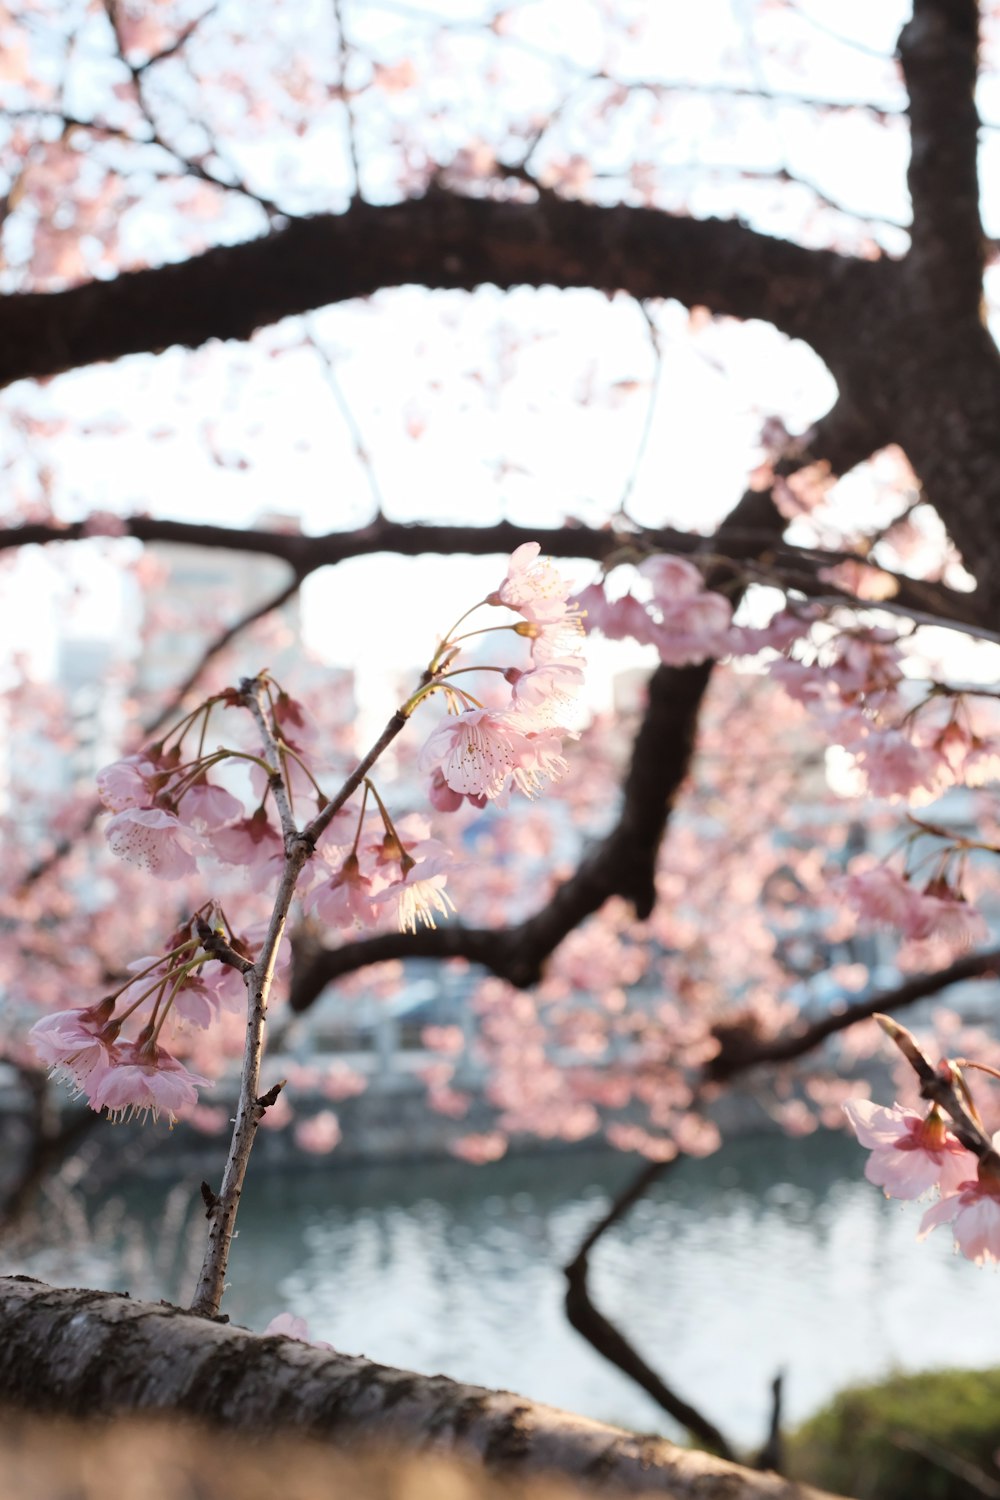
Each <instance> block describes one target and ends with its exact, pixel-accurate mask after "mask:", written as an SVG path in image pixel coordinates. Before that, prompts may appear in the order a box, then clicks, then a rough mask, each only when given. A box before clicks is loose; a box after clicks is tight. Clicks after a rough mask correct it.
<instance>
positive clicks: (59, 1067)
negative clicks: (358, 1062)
mask: <svg viewBox="0 0 1000 1500" xmlns="http://www.w3.org/2000/svg"><path fill="white" fill-rule="evenodd" d="M570 592H571V591H570V587H569V585H568V584H567V583H566V581H565V580H564V579H563V578H562V577H561V575H560V574H559V573H558V571H557V570H556V569H555V567H554V566H553V564H552V563H551V561H550V560H549V559H548V558H545V557H542V556H541V549H540V547H539V545H538V544H537V543H534V542H532V543H526V544H525V545H523V546H521V547H519V548H518V549H517V551H516V552H515V553H514V554H513V555H512V557H511V558H510V559H509V562H508V565H507V569H506V572H505V574H504V576H503V578H502V579H501V580H500V582H499V584H498V586H497V588H496V589H495V590H494V591H493V592H492V593H490V594H489V595H488V596H487V597H486V599H484V600H482V601H481V604H478V605H476V606H474V610H478V609H480V608H490V609H495V608H502V609H505V610H507V611H509V612H510V613H512V614H513V616H514V617H515V618H514V619H513V621H512V622H511V623H509V624H506V625H501V626H496V625H490V626H488V627H485V628H484V629H480V630H474V629H469V628H463V627H464V626H465V622H466V621H467V620H468V618H469V615H471V614H472V613H473V612H474V610H469V611H467V612H466V614H465V615H463V616H462V618H461V620H459V621H458V622H457V624H456V625H455V626H454V627H453V628H452V630H451V632H449V634H448V635H447V636H445V637H444V638H443V639H442V640H441V642H440V643H439V645H438V647H437V649H436V651H435V652H434V655H433V657H432V659H431V661H430V662H429V664H428V666H427V669H426V670H425V672H424V674H423V677H422V679H421V682H420V685H419V686H418V688H417V689H416V690H415V691H414V693H413V694H412V695H411V697H410V698H409V699H408V700H407V701H406V703H405V704H404V705H403V706H402V708H401V709H400V715H399V717H401V719H402V720H403V721H405V720H406V719H408V718H409V717H410V715H411V714H412V713H413V712H414V711H415V709H416V708H417V707H418V706H419V705H420V704H421V703H423V702H424V701H425V700H428V699H430V698H431V697H432V696H434V695H436V694H442V695H443V696H444V698H445V701H446V702H447V705H448V708H449V715H448V717H447V719H446V720H445V722H444V723H442V724H441V725H440V726H439V727H438V728H437V729H435V730H434V731H433V732H432V734H431V736H430V738H429V740H428V742H427V744H426V745H425V746H424V749H423V751H422V752H421V753H420V757H419V765H420V766H421V768H422V769H423V770H424V771H426V772H428V773H429V774H430V787H429V791H428V798H429V801H430V803H431V805H432V806H433V807H434V808H436V809H437V810H439V811H443V812H451V811H455V810H456V809H457V808H458V807H460V806H461V805H462V804H463V802H470V803H472V804H474V805H475V806H477V807H482V806H484V805H485V804H486V803H487V802H488V801H491V800H496V799H502V798H505V797H506V796H507V794H508V792H509V790H510V789H511V788H516V789H518V790H520V791H522V792H524V793H526V794H528V795H529V796H530V795H532V794H533V793H534V792H536V791H537V790H538V789H539V788H540V787H541V786H542V785H543V783H544V782H545V781H546V780H553V779H555V778H557V777H559V776H561V775H562V774H563V772H564V771H565V769H566V761H565V759H564V757H563V754H562V745H563V740H564V738H565V737H566V736H567V735H573V734H574V733H575V731H574V730H573V729H572V727H571V724H570V719H571V717H572V708H573V700H574V699H575V697H576V696H577V694H578V693H579V689H580V687H581V685H582V682H583V663H582V658H581V656H580V654H579V650H578V647H579V643H580V641H581V639H582V636H583V627H582V618H581V614H580V611H579V609H578V608H577V606H576V605H575V604H574V603H573V602H571V600H570ZM498 630H499V631H506V632H508V633H509V635H508V639H511V640H513V641H515V642H517V643H520V644H521V645H522V647H524V646H526V648H527V651H526V657H525V659H524V660H523V661H520V662H519V663H518V664H516V665H511V664H510V663H509V662H506V661H505V662H504V663H503V664H494V663H492V662H490V663H481V662H477V663H476V664H475V665H471V666H456V661H457V660H458V658H459V657H460V655H461V653H462V651H463V649H464V647H465V644H466V642H468V641H469V640H470V639H478V640H480V641H482V640H483V639H484V638H485V637H489V639H490V640H493V639H495V632H497V631H498ZM470 673H480V674H490V675H489V676H488V677H487V682H488V684H491V683H493V682H495V681H496V680H497V679H498V678H499V679H500V680H501V681H502V683H503V691H504V693H505V694H506V701H503V702H498V703H494V702H492V701H489V702H487V701H483V700H482V699H481V698H479V697H474V696H473V695H472V693H471V692H470V691H469V690H468V687H467V686H466V682H467V675H466V674H470ZM230 708H236V709H239V708H242V709H244V710H248V711H249V712H250V713H251V715H252V716H253V717H254V718H255V720H256V737H257V740H258V744H257V745H256V747H255V748H254V749H253V750H250V749H245V748H239V747H237V748H230V747H222V746H216V747H215V748H212V742H211V740H210V738H209V723H210V719H211V717H212V715H213V713H214V712H215V711H216V709H222V710H225V709H230ZM192 747H194V748H193V749H192ZM373 763H374V753H373V756H372V757H371V758H370V759H369V761H368V762H367V764H368V766H369V768H370V767H371V765H373ZM224 766H225V767H226V768H227V771H231V770H232V769H233V768H234V767H237V768H239V767H242V770H243V773H244V774H243V781H244V782H246V781H247V780H248V781H249V784H250V791H251V792H252V794H253V798H254V803H253V804H251V806H250V807H248V806H247V805H245V803H244V801H241V800H240V797H239V796H237V795H235V794H234V791H233V790H231V789H230V787H228V786H225V785H222V784H221V783H220V782H219V781H218V780H216V779H214V778H215V777H216V776H217V774H218V772H219V770H220V769H221V768H222V767H224ZM319 768H320V758H319V754H318V747H317V744H316V736H315V733H314V731H313V730H312V729H311V726H310V723H309V718H308V715H307V713H306V710H305V709H304V707H303V705H301V704H300V703H298V702H297V701H296V700H295V699H293V698H291V697H290V696H289V695H288V694H287V693H286V692H285V691H284V690H283V689H282V688H281V686H280V685H279V684H278V683H277V682H276V681H274V679H273V678H272V677H271V675H270V674H269V673H263V674H261V675H260V677H259V678H257V679H254V681H253V682H252V683H243V684H241V686H240V688H239V689H228V690H226V691H225V692H222V693H217V694H215V695H214V696H212V697H211V698H209V699H207V700H206V701H205V702H204V703H202V704H200V705H199V706H198V707H197V708H196V709H195V710H193V712H191V713H189V714H188V715H186V717H185V718H183V719H182V720H181V722H180V723H179V724H178V725H177V726H176V727H175V728H174V729H173V730H171V731H170V732H169V733H168V734H167V735H165V736H164V738H163V739H162V740H160V741H158V742H157V743H156V744H154V745H151V746H149V747H147V748H146V749H145V750H143V751H141V752H140V753H138V754H134V755H129V756H125V757H123V758H122V759H120V760H118V761H116V762H115V763H114V764H112V765H110V766H108V767H106V768H105V769H104V770H103V771H101V772H100V773H99V776H98V788H99V791H100V795H101V799H102V801H103V802H104V804H105V806H106V807H107V808H108V809H109V811H110V812H111V813H112V817H111V818H110V820H109V822H108V824H107V826H106V829H105V832H106V837H107V840H108V844H109V846H110V848H111V851H112V852H113V853H114V854H115V855H117V856H118V857H120V858H122V859H124V860H126V861H128V862H130V863H133V864H136V865H138V866H139V867H140V868H142V869H144V870H146V871H147V872H148V873H150V874H152V875H154V876H157V877H159V878H160V879H165V880H177V879H180V878H183V877H186V876H190V875H194V874H196V873H201V874H204V873H205V871H204V868H203V867H204V865H205V864H206V862H210V863H212V864H214V866H215V867H216V868H218V867H219V866H224V867H230V868H232V869H235V870H238V871H241V872H242V873H243V875H244V877H245V883H246V885H248V886H249V887H250V888H251V890H254V891H257V892H263V891H265V890H267V889H269V888H272V889H273V888H274V887H275V885H276V884H277V881H278V877H279V876H281V875H282V873H283V872H284V871H286V870H287V869H288V868H289V864H288V861H289V860H291V859H292V858H293V850H295V849H297V850H298V856H297V863H296V864H295V865H294V866H293V867H292V868H293V869H294V873H295V880H296V885H297V893H298V895H299V897H300V898H301V899H302V900H303V904H304V907H305V910H306V912H307V913H308V914H310V915H312V916H314V917H316V918H318V919H319V920H320V921H322V922H324V923H326V924H328V925H330V926H333V927H337V928H341V929H348V930H351V929H356V928H368V927H373V926H377V925H378V924H379V923H380V922H381V921H383V920H385V921H392V922H394V923H395V924H396V925H398V927H399V928H400V929H401V930H403V931H410V932H413V931H415V930H416V927H417V925H418V923H422V924H423V925H425V926H428V927H433V926H434V925H435V922H436V919H437V918H438V917H444V916H447V915H448V914H449V913H450V912H452V911H454V905H453V902H452V899H451V897H450V895H449V893H448V891H447V889H446V884H447V880H448V876H449V873H450V872H451V870H452V868H453V866H454V861H453V859H452V857H451V855H450V854H449V851H448V850H447V848H446V847H445V845H444V844H443V843H440V842H439V841H438V840H436V839H434V838H431V837H430V836H429V834H430V829H429V825H428V824H427V823H426V820H424V819H423V818H422V817H420V816H419V815H410V816H408V817H406V818H402V819H400V820H399V821H398V823H397V822H396V821H394V819H393V817H392V815H391V814H390V812H389V810H388V808H387V807H386V805H385V803H384V801H383V799H382V797H381V796H380V795H379V792H378V791H377V789H376V787H375V785H374V782H373V781H372V780H371V777H370V776H369V775H365V776H362V775H361V769H362V768H359V770H358V772H357V773H356V774H355V776H354V778H353V780H352V782H350V783H348V784H347V785H345V788H344V791H343V792H342V793H341V795H340V796H339V797H338V798H337V799H336V800H335V801H331V800H329V799H327V797H326V796H325V794H324V793H323V791H322V789H321V788H320V785H319V782H318V780H317V772H318V770H319ZM247 772H249V775H248V776H247V774H246V773H247ZM233 784H234V785H237V783H235V782H234V783H233ZM358 795H359V796H360V806H358V807H356V808H355V809H354V810H352V809H351V807H350V806H349V805H348V804H349V803H350V801H351V797H352V796H358ZM306 799H311V800H312V803H313V805H314V806H315V808H316V809H317V812H316V816H315V819H314V821H313V822H312V823H307V824H306V825H305V826H304V828H302V829H300V828H299V827H298V826H297V822H296V813H295V807H296V801H298V802H299V804H300V805H301V803H302V801H304V800H306ZM371 807H374V808H375V809H376V814H375V815H373V814H372V813H371V812H370V811H369V809H370V808H371ZM335 809H336V810H335ZM275 815H277V820H278V821H277V823H276V822H275V821H274V817H275ZM352 831H353V839H352V837H351V833H352ZM303 850H306V851H307V854H306V856H303V855H302V851H303ZM286 909H287V908H285V909H283V910H282V912H281V915H282V916H284V915H285V911H286ZM213 939H216V940H217V941H213ZM206 943H207V944H208V946H207V947H206V946H205V944H206ZM220 944H221V945H222V947H224V948H225V949H227V951H228V961H227V962H226V963H223V962H219V961H218V956H217V954H218V949H219V946H220ZM252 946H253V945H252V944H251V943H249V942H248V941H246V940H245V939H244V940H241V939H239V938H237V937H235V936H234V934H233V932H232V929H231V928H230V927H229V924H228V922H227V921H226V919H225V917H224V915H223V914H222V911H221V907H220V906H219V905H218V903H217V901H216V900H212V901H209V902H206V903H204V905H203V906H202V907H201V908H199V911H198V912H196V914H195V916H194V917H193V918H192V919H191V921H190V922H189V923H188V924H186V926H184V927H182V928H181V929H180V930H179V931H178V932H175V933H174V934H173V936H172V937H171V938H170V940H169V941H168V943H167V945H166V949H165V953H164V955H161V956H159V957H154V958H149V959H141V960H138V961H137V962H136V963H134V964H132V965H130V968H131V969H132V970H133V973H134V977H133V978H131V979H129V980H128V981H127V982H126V983H125V984H124V985H122V986H121V987H120V988H119V989H118V990H116V991H115V992H114V994H112V995H109V996H106V997H105V998H104V999H102V1000H100V1001H99V1002H97V1003H96V1004H94V1005H91V1006H87V1007H83V1008H81V1009H77V1010H70V1011H59V1012H57V1013H55V1014H53V1015H49V1016H47V1017H45V1018H44V1019H43V1020H42V1021H40V1022H38V1023H37V1025H36V1026H35V1027H34V1028H33V1029H32V1032H31V1041H32V1043H33V1045H34V1047H35V1050H36V1052H38V1054H39V1055H40V1056H41V1057H42V1059H43V1060H44V1061H45V1062H46V1063H47V1064H48V1065H49V1066H50V1067H51V1068H52V1069H53V1070H54V1071H55V1072H57V1073H58V1074H59V1075H60V1076H62V1077H64V1078H65V1079H66V1080H67V1081H68V1082H69V1083H70V1084H71V1086H72V1087H73V1088H74V1090H75V1091H76V1092H77V1093H79V1094H82V1095H84V1096H86V1098H87V1100H88V1102H89V1103H90V1105H91V1107H92V1108H93V1109H95V1110H97V1111H101V1110H106V1111H107V1113H108V1114H109V1115H110V1116H111V1117H113V1118H116V1119H123V1118H129V1117H131V1116H136V1115H137V1116H140V1117H141V1118H143V1119H145V1118H147V1117H149V1116H152V1117H153V1118H154V1119H156V1118H158V1117H159V1116H161V1115H162V1116H164V1117H166V1118H167V1119H168V1120H169V1121H170V1122H171V1124H172V1123H173V1122H174V1121H175V1120H176V1119H177V1118H179V1117H180V1116H181V1115H182V1114H185V1113H189V1112H190V1111H191V1110H192V1109H193V1108H194V1107H195V1105H196V1102H197V1089H198V1088H199V1087H201V1086H202V1085H204V1084H205V1083H206V1082H207V1081H208V1080H206V1079H204V1078H202V1077H201V1076H200V1075H199V1074H197V1073H195V1072H193V1071H190V1070H189V1069H188V1068H187V1067H186V1066H185V1065H184V1063H183V1062H181V1061H180V1060H179V1058H178V1057H177V1056H175V1055H174V1051H173V1050H171V1046H172V1045H173V1040H172V1039H173V1037H174V1035H175V1034H179V1035H180V1037H181V1038H186V1039H187V1040H190V1037H191V1034H192V1029H193V1030H194V1031H195V1032H197V1031H198V1030H199V1029H201V1030H204V1029H205V1028H207V1027H209V1026H211V1025H212V1024H213V1023H214V1022H215V1021H217V1020H218V1019H219V1016H220V1013H221V1011H222V1010H223V1009H227V1008H230V1007H231V1006H233V1005H234V1004H235V1005H236V1006H239V1005H240V1004H241V1001H242V994H243V988H244V986H243V983H242V975H241V969H240V965H241V964H242V965H243V967H244V968H247V969H249V968H250V966H251V958H250V953H251V951H252ZM262 962H263V960H262ZM268 963H270V960H268ZM126 1025H130V1028H131V1030H132V1031H133V1033H134V1034H133V1035H131V1036H128V1037H126V1036H125V1035H124V1034H123V1027H124V1026H126ZM165 1027H166V1028H168V1029H167V1030H166V1032H165ZM168 1043H169V1044H170V1045H168ZM331 1118H332V1117H331ZM334 1123H335V1122H334ZM324 1132H325V1135H326V1137H327V1138H328V1139H329V1138H330V1136H331V1129H330V1126H329V1123H328V1122H324ZM313 1133H314V1134H315V1133H316V1132H313Z"/></svg>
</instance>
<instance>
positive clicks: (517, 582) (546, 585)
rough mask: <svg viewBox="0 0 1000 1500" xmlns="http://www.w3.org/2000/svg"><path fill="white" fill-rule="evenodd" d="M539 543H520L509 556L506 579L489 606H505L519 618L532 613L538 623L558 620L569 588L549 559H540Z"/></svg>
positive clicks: (491, 598) (492, 597) (493, 595)
mask: <svg viewBox="0 0 1000 1500" xmlns="http://www.w3.org/2000/svg"><path fill="white" fill-rule="evenodd" d="M541 550H542V549H541V545H540V544H539V543H538V542H523V543H522V544H521V546H520V547H518V548H516V550H515V551H514V552H512V553H511V557H510V561H509V562H508V564H507V576H506V577H505V578H504V580H503V582H502V583H501V585H500V587H499V588H498V589H497V590H496V592H495V593H493V594H490V595H489V596H488V598H487V601H486V602H487V603H488V604H506V606H507V608H508V609H515V610H517V612H518V613H519V614H524V613H525V612H526V611H527V610H529V609H530V610H531V612H532V617H533V618H535V619H538V620H543V619H558V618H559V617H560V616H561V615H562V614H563V613H564V612H565V609H566V600H567V599H568V597H569V593H570V585H569V584H568V583H567V582H566V580H565V579H564V578H563V577H562V575H561V574H560V573H559V572H558V571H557V569H556V567H555V565H554V564H553V562H552V559H551V558H550V557H541V556H539V554H540V553H541Z"/></svg>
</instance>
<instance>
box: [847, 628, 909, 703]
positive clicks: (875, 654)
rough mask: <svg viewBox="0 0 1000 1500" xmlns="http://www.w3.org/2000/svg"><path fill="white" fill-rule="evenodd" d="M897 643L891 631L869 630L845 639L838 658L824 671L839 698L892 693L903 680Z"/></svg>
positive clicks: (896, 638)
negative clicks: (826, 672)
mask: <svg viewBox="0 0 1000 1500" xmlns="http://www.w3.org/2000/svg"><path fill="white" fill-rule="evenodd" d="M897 641H898V637H897V636H896V635H895V634H894V633H893V632H892V631H891V630H870V631H868V632H866V634H864V635H851V636H847V637H845V638H844V639H843V640H842V643H841V651H840V655H839V656H838V657H837V660H836V661H835V662H834V663H833V664H832V665H831V666H830V667H829V668H828V674H829V676H830V678H831V679H832V680H833V682H835V683H836V685H837V688H838V689H839V691H840V693H841V695H842V696H843V697H845V698H851V697H854V696H856V695H858V694H862V693H863V694H865V695H866V696H870V695H871V694H873V693H886V692H890V691H893V690H894V689H895V687H896V684H897V683H899V682H901V681H902V677H903V670H902V667H901V666H900V661H901V656H900V651H899V646H898V644H897Z"/></svg>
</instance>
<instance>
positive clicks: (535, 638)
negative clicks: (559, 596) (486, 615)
mask: <svg viewBox="0 0 1000 1500" xmlns="http://www.w3.org/2000/svg"><path fill="white" fill-rule="evenodd" d="M522 613H523V614H524V619H523V620H519V621H518V622H517V624H516V625H515V626H514V630H515V632H516V633H517V634H518V635H521V636H524V637H525V638H526V639H527V640H529V641H530V642H531V659H532V661H533V662H534V663H535V665H536V666H548V664H549V663H550V662H553V661H564V660H565V659H566V658H567V657H570V656H573V655H575V653H576V651H577V648H578V647H579V644H580V640H581V637H582V636H583V634H584V623H583V616H582V615H581V614H580V612H579V610H577V609H566V610H564V612H563V613H562V614H561V615H558V616H555V615H554V616H551V617H550V618H548V619H546V618H543V617H541V616H539V615H536V614H535V612H534V611H533V610H530V609H525V610H524V611H522Z"/></svg>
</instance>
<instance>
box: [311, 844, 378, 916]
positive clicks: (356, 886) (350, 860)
mask: <svg viewBox="0 0 1000 1500" xmlns="http://www.w3.org/2000/svg"><path fill="white" fill-rule="evenodd" d="M305 909H306V911H307V912H311V913H314V914H315V915H316V916H317V917H319V919H320V921H321V922H325V923H327V925H328V926H330V927H367V926H370V924H371V922H372V919H373V916H374V908H373V906H372V883H371V881H370V880H369V879H368V878H367V876H365V875H362V873H361V866H360V864H359V863H358V856H357V855H356V854H354V853H349V854H348V855H347V857H346V858H345V859H344V861H343V863H342V864H341V866H340V868H339V869H338V870H336V871H335V872H334V873H333V874H332V875H331V876H330V878H329V879H328V880H323V881H321V882H320V884H319V885H317V886H314V888H313V889H312V890H311V891H310V892H309V895H308V896H307V897H306V899H305Z"/></svg>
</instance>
